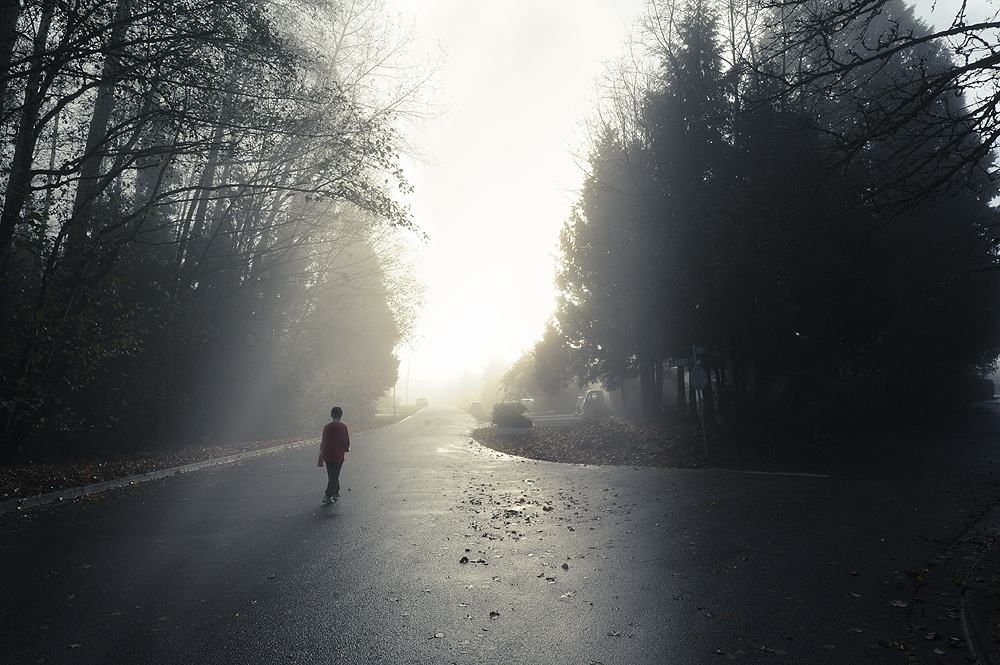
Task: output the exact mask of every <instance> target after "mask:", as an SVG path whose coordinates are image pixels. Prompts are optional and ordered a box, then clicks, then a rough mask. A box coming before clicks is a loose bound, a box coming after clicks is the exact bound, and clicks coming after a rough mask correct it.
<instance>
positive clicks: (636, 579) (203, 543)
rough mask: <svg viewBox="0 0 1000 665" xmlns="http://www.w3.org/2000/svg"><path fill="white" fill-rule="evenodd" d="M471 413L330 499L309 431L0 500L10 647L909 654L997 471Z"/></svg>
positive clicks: (382, 655) (296, 652)
mask: <svg viewBox="0 0 1000 665" xmlns="http://www.w3.org/2000/svg"><path fill="white" fill-rule="evenodd" d="M348 415H349V414H348ZM348 422H349V420H348ZM472 426H473V423H472V421H471V419H470V418H468V417H467V416H466V415H465V414H463V413H460V412H457V411H445V410H433V409H432V410H425V411H423V412H420V413H418V414H417V415H416V416H414V417H412V418H410V419H408V420H407V421H404V422H403V423H400V424H397V425H394V426H391V427H387V428H384V429H381V430H376V431H373V432H370V433H367V434H363V435H357V436H356V437H355V441H354V443H353V446H352V451H351V453H350V454H349V456H348V462H347V464H346V465H345V467H344V473H343V476H342V485H343V489H342V493H343V495H344V498H343V499H342V500H341V501H340V502H339V503H338V504H336V505H334V506H331V507H327V506H322V505H320V502H319V501H320V498H321V496H322V491H323V487H324V483H325V473H324V471H323V470H322V469H319V468H317V467H316V462H315V460H316V451H315V450H314V449H312V448H309V449H302V450H296V451H290V452H287V453H283V454H277V455H273V456H265V457H262V458H257V459H254V460H251V461H248V462H245V463H241V464H238V465H232V466H228V467H224V468H218V469H215V470H211V471H205V472H199V473H193V474H188V475H186V476H183V477H177V478H172V479H169V480H165V481H158V482H153V483H149V484H147V485H143V486H140V487H137V488H135V489H132V490H129V491H125V492H119V493H115V494H110V495H105V496H103V497H100V498H97V499H94V500H90V501H86V502H79V503H74V504H72V505H65V506H55V507H50V508H47V509H43V510H38V511H37V512H35V513H33V514H32V515H31V516H29V517H20V518H18V517H17V516H7V517H5V518H4V519H3V520H2V522H0V526H2V534H3V536H2V545H0V566H2V570H3V571H4V582H3V588H4V602H3V605H2V607H0V626H2V628H0V635H2V642H3V645H4V646H3V657H2V660H4V662H10V663H38V662H45V663H193V662H197V663H241V664H243V663H289V662H303V663H334V662H346V663H369V662H386V663H452V662H455V663H566V664H569V663H666V662H669V663H704V662H720V661H723V662H724V661H727V660H736V661H738V662H759V661H760V659H762V658H766V662H776V663H806V662H808V663H860V662H864V663H901V662H903V655H902V653H901V652H900V651H898V650H893V649H890V648H885V647H882V646H879V643H880V642H882V643H885V644H888V643H891V641H893V640H897V639H901V638H903V637H905V627H906V623H907V621H908V619H909V612H910V610H909V609H906V608H902V607H898V606H894V604H893V603H894V601H901V602H908V600H909V596H911V595H912V591H911V590H910V588H909V587H907V586H906V584H905V580H906V575H905V571H907V570H914V569H918V568H919V567H921V566H923V565H924V564H926V562H927V561H928V560H929V559H930V558H931V557H932V556H933V555H934V553H935V552H937V551H939V550H940V549H941V548H942V546H943V545H942V543H946V542H948V541H949V540H950V539H953V538H954V537H955V536H956V535H957V534H958V533H959V531H960V527H961V521H962V519H960V518H965V517H966V513H967V511H969V510H972V509H974V508H975V507H976V502H977V501H978V500H979V499H978V498H977V497H978V494H977V492H976V490H975V487H976V486H977V483H986V482H987V481H989V480H990V477H991V476H990V474H991V471H990V468H989V467H988V466H980V467H979V470H978V471H973V470H972V468H971V467H969V468H964V470H961V471H960V470H959V469H958V467H955V469H953V471H954V472H946V471H947V470H945V469H943V468H942V467H941V466H939V465H937V466H926V465H925V466H921V465H919V464H916V465H913V466H912V467H910V468H907V469H905V470H903V471H901V470H900V468H892V467H886V468H885V469H882V470H878V471H869V472H865V473H850V472H844V473H838V474H834V475H831V476H830V477H812V476H793V475H758V474H746V473H737V472H728V471H721V470H709V471H692V470H666V469H636V468H612V467H594V466H575V465H563V464H554V463H546V462H535V461H530V460H522V459H517V458H512V457H508V456H505V455H501V454H498V453H494V452H493V451H490V450H486V449H484V448H482V447H480V446H478V445H477V444H473V443H471V442H470V439H469V438H468V436H466V433H467V432H468V431H469V430H470V429H471V427H472ZM956 464H957V463H956ZM921 469H923V470H921ZM463 557H465V558H467V559H468V561H469V562H468V563H460V561H461V560H462V559H463ZM564 564H565V565H566V567H564ZM897 604H898V603H897Z"/></svg>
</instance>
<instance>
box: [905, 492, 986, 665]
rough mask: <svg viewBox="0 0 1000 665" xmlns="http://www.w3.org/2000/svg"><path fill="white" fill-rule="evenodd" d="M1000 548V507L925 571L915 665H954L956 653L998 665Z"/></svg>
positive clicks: (914, 620)
mask: <svg viewBox="0 0 1000 665" xmlns="http://www.w3.org/2000/svg"><path fill="white" fill-rule="evenodd" d="M998 547H1000V504H997V505H995V506H993V507H992V508H991V509H989V510H987V511H986V513H984V514H983V516H982V517H981V518H980V519H979V521H978V522H976V523H975V524H974V525H972V526H971V527H970V528H969V529H968V530H966V531H965V533H963V534H962V535H961V536H959V538H958V539H957V540H956V541H954V542H953V543H952V544H951V545H949V546H948V547H947V548H946V549H945V550H944V551H943V552H942V553H941V554H939V555H937V556H935V557H934V558H933V559H932V560H931V561H930V562H929V563H928V565H927V567H925V568H924V569H923V571H922V575H923V576H924V579H922V580H920V582H919V584H918V587H917V590H916V592H915V594H914V599H913V600H914V606H913V612H912V615H911V631H912V635H911V643H910V646H909V649H908V652H909V654H910V655H911V657H916V660H912V661H910V662H919V663H951V662H954V661H953V659H949V656H951V655H953V654H954V652H955V651H964V652H965V655H964V657H963V660H964V661H965V662H971V663H979V664H981V665H992V664H993V663H994V662H995V660H996V659H995V658H994V657H993V656H992V655H991V654H995V653H996V647H995V646H993V645H992V644H991V637H990V635H989V632H990V631H989V624H990V620H991V614H992V613H991V611H990V606H989V593H988V592H989V585H990V579H991V578H992V577H993V576H995V575H997V574H998V572H1000V558H998V554H1000V549H998ZM984 563H985V565H983V564H984ZM981 566H982V568H981ZM917 575H918V577H919V576H920V575H921V574H917ZM956 633H960V634H961V637H958V636H957V635H956Z"/></svg>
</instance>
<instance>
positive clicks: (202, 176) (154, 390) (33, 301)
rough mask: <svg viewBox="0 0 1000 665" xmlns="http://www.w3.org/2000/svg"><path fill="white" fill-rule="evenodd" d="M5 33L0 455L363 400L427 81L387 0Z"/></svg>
mask: <svg viewBox="0 0 1000 665" xmlns="http://www.w3.org/2000/svg"><path fill="white" fill-rule="evenodd" d="M0 23H2V25H0V139H2V140H0V144H2V148H0V178H2V185H3V201H2V215H0V335H2V344H0V462H8V463H9V462H13V461H17V460H25V459H33V460H40V459H45V458H49V459H60V458H62V457H64V456H66V455H70V454H71V455H73V456H80V455H86V454H91V455H101V456H107V455H129V454H132V453H133V452H135V448H136V446H137V445H141V446H142V447H143V448H144V449H146V448H151V449H154V450H155V449H158V448H160V449H164V450H167V449H172V448H175V447H176V446H177V445H178V444H179V443H186V444H190V445H194V446H207V445H214V444H215V443H219V442H224V441H230V440H259V439H271V438H274V437H282V436H289V435H297V434H299V433H300V432H301V431H302V429H303V428H304V427H306V426H308V425H309V424H310V423H315V422H317V419H318V420H319V421H320V422H321V421H322V419H323V414H325V413H326V412H328V410H329V407H330V403H331V402H335V403H341V404H343V405H344V407H345V409H346V411H347V413H348V414H350V417H352V418H353V419H354V420H355V421H358V420H361V419H364V418H366V417H368V416H369V415H371V414H372V413H373V412H374V403H375V400H376V399H377V398H378V397H379V396H380V395H381V394H382V393H383V392H384V391H385V390H386V389H387V388H388V387H390V386H392V385H393V384H394V383H395V381H396V377H397V366H398V360H397V358H396V357H395V355H394V349H395V347H396V344H397V342H398V341H399V340H400V339H401V338H402V337H403V336H404V335H405V334H406V332H407V331H408V329H409V328H410V326H411V325H412V321H413V313H414V309H415V306H416V303H417V302H418V300H419V297H418V295H417V294H416V293H415V292H414V287H413V284H412V280H411V279H410V277H409V269H408V266H407V264H406V263H405V262H404V261H402V260H401V258H400V253H399V252H398V251H397V243H398V237H397V233H398V231H400V230H402V231H403V232H404V233H411V234H412V232H413V231H414V229H413V225H412V222H411V220H410V217H409V213H408V211H407V209H406V207H405V205H404V203H403V197H404V196H405V194H406V193H407V192H408V191H409V185H408V184H407V182H405V180H404V179H403V177H402V174H401V171H400V167H399V159H400V158H399V154H400V151H401V150H402V147H403V140H402V138H401V137H400V136H399V134H398V132H397V129H396V121H397V120H398V118H399V117H400V116H401V115H405V114H407V113H409V112H410V111H411V110H412V109H413V108H414V104H415V103H416V99H417V96H418V91H419V89H420V82H421V81H422V80H423V74H422V72H420V71H418V70H417V69H416V68H411V67H409V66H408V65H407V63H405V62H403V61H401V54H402V53H404V51H405V48H404V47H405V44H406V35H404V34H400V33H398V31H397V30H396V28H395V27H394V26H393V24H392V23H391V21H387V20H386V17H385V15H384V13H383V12H382V11H381V7H380V4H379V3H378V2H369V3H341V2H339V1H337V0H333V1H331V2H319V3H299V2H294V1H293V2H290V3H289V2H272V1H271V0H251V1H249V2H244V1H242V0H241V1H240V2H231V1H221V2H216V1H213V2H199V1H195V2H175V1H173V0H164V1H163V2H156V3H152V4H149V5H147V4H143V3H137V2H134V1H133V0H84V1H83V2H77V3H58V2H53V1H52V0H28V1H27V2H14V3H10V2H6V3H4V4H3V9H2V11H0ZM331 44H333V45H335V47H334V48H330V47H329V46H330V45H331ZM404 74H405V76H404ZM404 78H405V80H403V79H404ZM418 235H419V234H418ZM345 312H349V313H350V314H349V316H345V315H343V313H345Z"/></svg>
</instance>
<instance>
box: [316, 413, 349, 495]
mask: <svg viewBox="0 0 1000 665" xmlns="http://www.w3.org/2000/svg"><path fill="white" fill-rule="evenodd" d="M343 417H344V410H343V409H342V408H340V407H339V406H335V407H333V408H332V409H330V418H332V419H333V420H331V421H330V422H328V423H327V424H326V427H324V428H323V439H322V441H321V443H320V448H319V463H318V464H317V465H316V466H323V463H324V462H325V463H326V475H327V478H328V481H327V483H326V492H324V494H323V503H333V502H334V501H336V500H337V499H339V498H340V469H341V467H343V466H344V456H345V455H346V454H347V451H348V450H350V449H351V434H350V432H349V431H348V430H347V425H345V424H344V423H342V422H340V420H341V418H343Z"/></svg>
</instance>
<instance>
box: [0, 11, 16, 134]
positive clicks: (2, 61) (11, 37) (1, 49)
mask: <svg viewBox="0 0 1000 665" xmlns="http://www.w3.org/2000/svg"><path fill="white" fill-rule="evenodd" d="M20 16H21V0H0V118H3V117H4V112H5V111H6V110H7V87H8V86H9V85H10V78H11V71H10V61H11V56H12V55H13V54H14V45H15V44H16V42H17V19H18V18H20Z"/></svg>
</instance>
